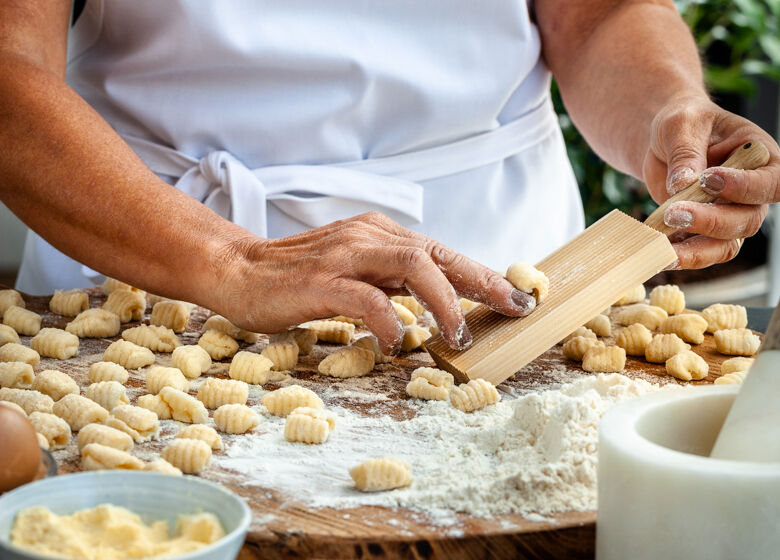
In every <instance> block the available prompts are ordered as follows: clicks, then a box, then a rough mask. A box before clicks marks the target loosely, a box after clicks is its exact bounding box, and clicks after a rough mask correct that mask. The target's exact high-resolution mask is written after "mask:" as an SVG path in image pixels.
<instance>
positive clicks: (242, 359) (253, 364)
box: [228, 351, 274, 385]
mask: <svg viewBox="0 0 780 560" xmlns="http://www.w3.org/2000/svg"><path fill="white" fill-rule="evenodd" d="M273 365H274V363H273V362H272V361H271V360H269V359H268V358H266V357H265V356H261V355H260V354H255V353H253V352H247V351H243V352H239V353H238V354H236V355H235V356H233V360H232V361H231V362H230V369H229V370H228V375H229V376H230V378H231V379H237V380H239V381H243V382H245V383H251V384H253V385H263V384H265V383H267V382H268V378H269V375H270V372H271V368H272V367H273Z"/></svg>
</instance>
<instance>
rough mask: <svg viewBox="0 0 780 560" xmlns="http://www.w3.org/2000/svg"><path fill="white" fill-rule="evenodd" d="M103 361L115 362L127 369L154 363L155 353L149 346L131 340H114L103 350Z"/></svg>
mask: <svg viewBox="0 0 780 560" xmlns="http://www.w3.org/2000/svg"><path fill="white" fill-rule="evenodd" d="M103 361H105V362H114V363H115V364H119V365H120V366H122V367H124V368H126V369H138V368H142V367H145V366H150V365H152V364H153V363H154V354H153V353H152V351H151V350H149V349H148V348H144V347H143V346H138V345H137V344H133V343H132V342H130V341H129V340H117V341H116V342H112V343H111V344H110V345H109V346H108V348H106V351H105V352H103Z"/></svg>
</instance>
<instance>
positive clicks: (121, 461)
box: [81, 443, 144, 471]
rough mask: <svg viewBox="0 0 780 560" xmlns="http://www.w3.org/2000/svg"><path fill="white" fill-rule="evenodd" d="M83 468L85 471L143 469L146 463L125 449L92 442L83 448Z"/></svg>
mask: <svg viewBox="0 0 780 560" xmlns="http://www.w3.org/2000/svg"><path fill="white" fill-rule="evenodd" d="M81 468H82V469H84V470H85V471H100V470H105V469H123V470H130V471H140V470H143V468H144V463H143V461H141V460H140V459H138V458H136V457H133V456H132V455H130V454H129V453H127V452H125V451H120V450H119V449H114V448H113V447H108V446H107V445H101V444H99V443H90V444H87V445H85V446H84V449H82V450H81Z"/></svg>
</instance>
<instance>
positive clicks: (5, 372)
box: [0, 362, 35, 389]
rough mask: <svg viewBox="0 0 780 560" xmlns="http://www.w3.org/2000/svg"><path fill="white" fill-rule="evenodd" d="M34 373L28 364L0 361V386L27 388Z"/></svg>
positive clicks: (30, 384)
mask: <svg viewBox="0 0 780 560" xmlns="http://www.w3.org/2000/svg"><path fill="white" fill-rule="evenodd" d="M34 378H35V373H33V368H32V366H31V365H30V364H26V363H24V362H0V387H11V388H14V389H29V388H30V387H31V386H32V382H33V379H34Z"/></svg>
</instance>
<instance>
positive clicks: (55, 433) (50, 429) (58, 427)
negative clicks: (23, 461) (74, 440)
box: [28, 412, 70, 449]
mask: <svg viewBox="0 0 780 560" xmlns="http://www.w3.org/2000/svg"><path fill="white" fill-rule="evenodd" d="M28 418H29V420H30V423H31V424H32V425H33V428H35V431H36V432H38V433H39V434H41V435H42V436H43V437H45V438H46V443H47V446H48V447H47V449H60V448H62V447H65V446H66V445H68V443H70V426H69V425H68V423H67V422H65V420H63V419H62V418H60V417H59V416H55V415H54V414H51V413H49V412H33V413H32V414H30V416H29V417H28Z"/></svg>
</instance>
